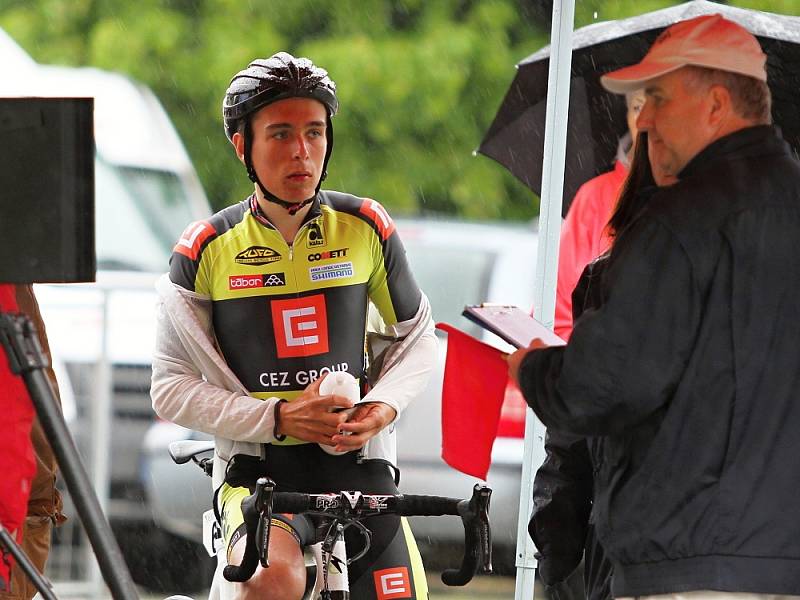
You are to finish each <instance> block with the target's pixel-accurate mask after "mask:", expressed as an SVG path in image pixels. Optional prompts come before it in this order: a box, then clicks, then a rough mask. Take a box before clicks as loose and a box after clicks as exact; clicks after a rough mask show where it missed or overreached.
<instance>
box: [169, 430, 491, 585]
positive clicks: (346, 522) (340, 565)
mask: <svg viewBox="0 0 800 600" xmlns="http://www.w3.org/2000/svg"><path fill="white" fill-rule="evenodd" d="M213 448H214V445H213V442H201V441H193V440H181V441H178V442H172V443H171V444H170V445H169V452H170V456H171V457H172V459H173V461H175V462H176V463H177V464H184V463H187V462H189V461H190V460H191V461H193V462H194V463H195V464H197V465H198V466H199V467H200V468H202V469H203V471H204V472H205V473H206V474H207V475H211V472H212V459H211V458H209V457H207V456H205V457H201V455H203V454H207V453H208V452H209V451H210V450H213ZM491 494H492V490H491V489H490V488H489V487H488V486H486V485H484V484H476V485H475V486H474V488H473V491H472V496H471V497H470V498H468V499H463V498H448V497H443V496H430V495H411V494H364V493H362V492H360V491H351V490H348V491H340V492H338V493H327V494H302V493H295V492H276V491H275V483H274V482H273V481H272V480H270V479H269V478H266V477H262V478H259V479H258V480H257V481H256V484H255V490H254V491H253V493H252V494H251V495H250V496H249V497H248V498H246V499H245V500H244V501H243V502H242V513H243V514H244V519H245V524H246V528H247V541H246V547H245V552H244V556H243V558H242V562H241V564H239V565H226V566H225V569H224V571H223V576H224V577H225V579H227V580H228V581H232V582H242V581H247V580H248V579H249V578H250V577H252V575H253V573H255V571H256V568H257V567H258V565H259V564H260V565H261V566H262V567H264V568H269V536H270V527H269V525H268V524H269V523H270V522H271V518H272V515H273V514H306V515H313V516H315V517H316V518H318V519H319V520H320V521H321V523H323V524H324V527H322V528H321V529H322V530H323V531H324V532H325V533H324V535H323V536H322V538H323V539H322V540H321V541H319V542H317V543H315V544H313V545H311V546H310V547H309V548H307V549H306V550H308V551H309V553H310V555H311V557H313V561H309V563H308V566H307V581H308V585H307V589H306V595H305V596H304V600H316V599H320V600H346V599H347V598H349V586H348V580H347V565H349V564H351V563H353V562H355V561H357V560H358V559H359V558H361V557H362V556H363V555H364V554H366V552H367V550H368V549H369V545H370V539H371V532H370V531H369V529H368V528H367V527H366V526H365V525H364V524H363V523H362V522H361V520H362V519H364V518H366V517H371V516H375V515H398V516H407V517H410V516H443V515H453V516H458V517H460V518H461V521H462V523H463V525H464V557H463V559H462V562H461V566H460V567H459V568H458V569H447V570H445V571H444V572H442V576H441V577H442V581H443V582H444V583H445V584H446V585H450V586H463V585H466V584H467V583H469V582H470V581H471V580H472V578H473V577H474V575H475V574H476V573H478V572H481V573H491V570H492V566H491V561H492V542H491V527H490V524H489V501H490V499H491ZM348 527H356V528H357V529H358V531H359V532H360V533H361V534H362V537H363V539H364V548H363V549H362V550H361V551H360V552H359V553H358V554H357V555H356V556H353V557H348V556H347V548H346V544H345V542H344V531H345V529H346V528H348Z"/></svg>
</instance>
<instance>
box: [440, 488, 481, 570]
mask: <svg viewBox="0 0 800 600" xmlns="http://www.w3.org/2000/svg"><path fill="white" fill-rule="evenodd" d="M491 496H492V490H491V488H490V487H489V486H487V485H484V484H479V483H476V484H475V486H474V487H473V489H472V498H470V500H468V501H467V500H462V501H461V502H459V505H458V512H459V515H460V516H461V522H462V523H463V524H464V558H463V560H462V562H461V568H460V569H446V570H445V571H444V572H443V573H442V582H444V584H445V585H450V586H456V585H459V586H460V585H466V584H467V583H469V582H470V581H471V580H472V578H473V577H474V576H475V573H477V572H478V569H479V568H480V570H481V572H483V573H491V572H492V535H491V528H490V526H489V501H490V499H491Z"/></svg>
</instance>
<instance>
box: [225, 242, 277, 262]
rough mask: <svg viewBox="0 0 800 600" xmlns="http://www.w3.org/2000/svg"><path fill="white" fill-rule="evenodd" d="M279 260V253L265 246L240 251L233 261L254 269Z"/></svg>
mask: <svg viewBox="0 0 800 600" xmlns="http://www.w3.org/2000/svg"><path fill="white" fill-rule="evenodd" d="M280 259H281V255H280V253H279V252H276V251H275V250H273V249H272V248H267V247H266V246H250V247H249V248H247V249H246V250H242V251H241V252H239V254H237V255H236V257H235V258H234V259H233V260H235V261H236V262H237V263H239V264H240V265H252V266H254V267H256V266H260V265H268V264H269V263H274V262H276V261H279V260H280Z"/></svg>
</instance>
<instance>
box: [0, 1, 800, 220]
mask: <svg viewBox="0 0 800 600" xmlns="http://www.w3.org/2000/svg"><path fill="white" fill-rule="evenodd" d="M669 4H673V3H671V2H665V1H659V0H579V1H578V2H577V3H576V15H575V21H576V23H575V25H576V27H579V26H582V25H586V24H589V23H592V22H594V21H596V20H606V19H614V18H620V17H625V16H630V15H633V14H639V13H642V12H647V11H649V10H655V9H658V8H662V7H664V6H667V5H669ZM736 4H737V5H742V6H747V7H750V8H759V9H764V10H773V11H776V12H783V13H787V14H797V13H799V12H800V0H760V1H759V0H746V1H742V2H736ZM551 7H552V0H550V2H549V3H548V2H547V1H542V0H533V1H531V0H435V1H430V0H294V1H293V2H286V1H285V0H249V1H246V2H242V1H241V0H138V1H137V2H135V3H134V2H129V1H127V0H0V27H2V28H3V29H5V30H6V31H7V32H8V33H9V34H10V35H11V36H12V37H13V38H15V39H16V40H17V41H18V42H19V43H20V45H22V46H23V47H24V48H25V49H26V50H27V51H28V52H29V53H30V54H31V55H32V56H33V57H34V58H35V59H36V60H37V61H39V62H43V63H54V64H65V65H93V66H97V67H100V68H103V69H109V70H114V71H121V72H123V73H126V74H128V75H130V76H131V77H134V78H135V79H138V80H141V81H143V82H144V83H146V84H148V85H149V86H150V87H152V88H153V90H154V91H155V93H156V94H157V95H158V96H159V98H160V99H161V101H162V102H163V103H164V105H165V107H166V109H167V111H168V112H169V114H170V116H171V117H172V119H173V121H174V122H175V125H176V127H177V128H178V131H179V133H180V134H181V137H182V138H183V140H184V143H185V145H186V147H187V149H188V151H189V154H190V155H191V157H192V159H193V161H194V163H195V166H196V168H197V170H198V173H199V174H200V177H201V179H202V181H203V184H204V186H205V189H206V192H207V194H208V196H209V199H210V201H211V203H212V205H213V206H214V207H215V208H220V207H222V206H225V205H227V204H230V203H232V202H234V201H236V200H239V199H240V198H242V197H243V196H245V195H246V194H248V193H249V192H250V191H251V189H252V186H251V184H250V182H249V181H248V180H247V178H246V176H245V174H244V169H243V168H242V166H241V165H240V164H239V162H238V161H237V160H236V158H235V156H234V153H233V151H232V149H231V147H230V146H229V145H228V142H227V140H226V138H225V136H224V134H223V132H222V125H221V107H220V105H221V100H222V96H223V94H224V91H225V88H226V87H227V84H228V82H229V80H230V78H231V77H232V75H233V74H234V73H236V72H237V71H239V70H240V69H242V68H244V67H245V66H246V65H247V63H248V62H249V61H250V60H252V59H253V58H256V57H264V56H269V55H270V54H272V53H274V52H277V51H278V50H287V51H289V52H291V53H293V54H295V55H300V56H308V57H310V58H311V59H312V60H313V61H314V62H315V63H317V64H319V65H321V66H324V67H325V68H327V69H328V71H329V72H330V74H331V76H332V77H333V79H334V80H335V81H336V82H337V85H338V88H339V94H340V104H341V112H340V113H339V115H337V117H336V118H335V120H334V129H335V133H336V150H335V152H334V153H333V157H332V160H331V164H330V166H329V180H328V181H327V182H326V186H327V187H331V188H333V189H339V190H342V191H350V192H353V193H355V194H358V195H363V196H370V197H373V198H376V199H378V200H380V201H381V202H382V203H384V204H385V205H386V206H388V207H389V208H390V209H391V210H392V212H393V213H394V214H397V215H400V214H405V215H415V214H429V213H441V214H451V215H459V216H462V217H467V218H479V219H506V220H514V219H528V218H530V217H532V216H534V215H535V214H536V213H538V199H537V198H535V197H534V195H533V194H532V193H531V192H530V191H529V190H528V189H527V188H526V187H525V186H523V185H522V184H521V183H519V182H518V181H517V180H516V179H514V178H513V177H512V176H511V175H509V174H508V173H507V172H506V170H505V169H504V168H502V167H500V166H499V165H497V164H495V163H494V162H493V161H492V160H490V159H487V158H485V157H475V156H473V155H472V151H473V150H474V149H475V148H476V147H477V146H478V143H479V142H480V140H481V137H482V135H483V133H484V132H485V131H486V129H487V127H488V126H489V124H490V123H491V120H492V118H493V116H494V113H495V111H496V110H497V108H498V106H499V105H500V102H501V100H502V99H503V96H504V94H505V91H506V89H507V88H508V85H509V84H510V82H511V79H512V78H513V76H514V64H515V63H516V62H518V61H519V60H521V59H522V58H524V57H525V56H527V55H528V54H530V53H532V52H534V51H536V50H537V49H539V48H540V47H541V46H543V45H544V44H545V43H547V41H548V37H549V31H550V25H549V18H550V11H551Z"/></svg>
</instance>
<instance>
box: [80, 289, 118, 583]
mask: <svg viewBox="0 0 800 600" xmlns="http://www.w3.org/2000/svg"><path fill="white" fill-rule="evenodd" d="M101 293H102V300H101V302H102V303H101V306H100V311H101V324H102V329H101V338H100V354H99V356H98V357H97V363H96V366H95V381H94V390H93V392H94V393H93V394H92V397H93V398H94V401H93V402H92V403H91V413H90V414H91V420H90V430H89V431H90V436H89V437H90V438H91V448H92V455H91V456H92V479H93V480H94V489H95V494H97V500H98V502H99V503H100V508H102V509H103V512H104V513H105V514H108V502H109V496H110V480H111V423H112V418H113V415H112V413H113V410H114V409H113V405H112V398H113V395H114V392H113V381H112V374H111V360H110V359H109V349H108V338H109V334H108V328H109V327H110V321H109V318H108V312H109V306H108V305H109V300H110V296H111V291H110V290H109V289H107V288H103V289H102V290H101ZM86 553H87V565H88V570H89V573H88V575H89V576H88V581H89V589H90V593H89V596H90V597H91V598H100V597H102V596H103V595H104V594H105V593H106V588H105V585H104V583H103V577H102V574H101V572H100V568H99V566H98V563H97V560H96V557H95V555H94V549H93V548H92V546H91V545H89V544H87V548H86Z"/></svg>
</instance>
